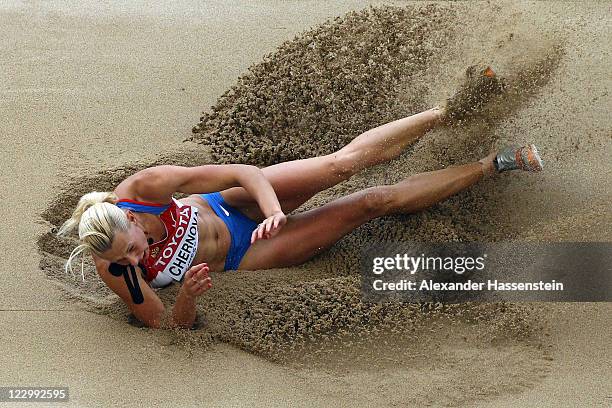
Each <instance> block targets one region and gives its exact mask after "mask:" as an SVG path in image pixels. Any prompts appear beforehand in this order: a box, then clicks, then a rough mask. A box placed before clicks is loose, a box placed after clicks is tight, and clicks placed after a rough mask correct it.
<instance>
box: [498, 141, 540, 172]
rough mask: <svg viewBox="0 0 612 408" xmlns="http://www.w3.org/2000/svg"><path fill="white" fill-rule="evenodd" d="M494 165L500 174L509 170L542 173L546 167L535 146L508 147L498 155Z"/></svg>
mask: <svg viewBox="0 0 612 408" xmlns="http://www.w3.org/2000/svg"><path fill="white" fill-rule="evenodd" d="M493 164H494V165H495V169H496V170H497V171H498V172H499V173H501V172H503V171H508V170H523V171H542V168H543V166H544V163H543V162H542V158H541V157H540V153H539V152H538V149H537V148H536V147H535V145H533V144H528V145H527V146H522V147H517V146H508V147H506V148H504V149H502V150H500V151H499V153H497V156H496V157H495V160H494V161H493Z"/></svg>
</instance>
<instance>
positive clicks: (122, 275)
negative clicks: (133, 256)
mask: <svg viewBox="0 0 612 408" xmlns="http://www.w3.org/2000/svg"><path fill="white" fill-rule="evenodd" d="M94 260H95V263H96V269H97V271H98V274H99V275H100V278H101V279H102V281H104V283H106V285H107V286H108V287H109V288H110V289H111V290H112V291H113V292H115V293H116V294H117V295H118V296H119V297H120V298H121V299H122V300H123V301H124V302H125V304H126V305H127V306H128V307H129V309H130V310H131V311H132V313H134V315H135V316H136V317H137V318H138V320H140V321H141V322H143V323H144V324H145V325H147V326H148V327H153V328H159V327H161V325H162V319H163V318H164V314H165V311H166V310H165V307H164V304H163V303H162V301H161V300H160V299H159V297H158V296H157V294H156V293H155V292H154V291H153V289H151V287H150V286H149V285H148V284H147V282H146V281H145V280H144V279H143V277H142V276H141V273H140V268H138V267H130V266H123V265H118V264H111V263H110V262H107V261H104V260H102V259H100V258H97V257H94ZM187 278H189V279H190V280H189V281H187V282H186V283H185V284H183V286H182V287H181V289H180V291H179V294H178V296H177V298H176V303H175V305H174V309H173V310H172V319H171V320H170V321H169V322H167V325H168V327H184V328H191V327H192V326H193V323H194V322H195V318H196V311H195V299H196V298H197V296H200V295H201V294H202V293H204V292H205V291H206V290H207V289H209V288H210V287H211V286H212V283H211V281H210V278H209V277H208V267H207V266H206V264H200V265H197V266H194V267H192V268H191V269H189V271H187V273H186V274H185V279H187Z"/></svg>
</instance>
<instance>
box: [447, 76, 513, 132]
mask: <svg viewBox="0 0 612 408" xmlns="http://www.w3.org/2000/svg"><path fill="white" fill-rule="evenodd" d="M504 89H505V86H504V81H503V79H502V78H500V77H499V76H498V75H497V74H496V73H495V71H493V69H492V68H491V67H489V66H483V65H472V66H470V67H468V68H467V70H466V71H465V79H464V82H463V84H461V86H460V87H459V89H457V91H456V92H455V93H454V94H453V95H452V96H451V97H450V98H448V99H446V101H445V102H444V103H443V104H441V106H440V107H439V109H440V113H441V116H440V119H441V121H442V123H445V124H449V125H450V124H455V123H459V122H461V121H463V120H467V119H469V118H470V117H471V116H473V115H474V114H475V113H477V112H479V111H480V110H481V109H482V108H483V107H484V106H485V105H486V104H487V103H488V102H489V101H490V100H491V99H492V98H493V97H494V96H496V95H500V94H502V93H503V92H504Z"/></svg>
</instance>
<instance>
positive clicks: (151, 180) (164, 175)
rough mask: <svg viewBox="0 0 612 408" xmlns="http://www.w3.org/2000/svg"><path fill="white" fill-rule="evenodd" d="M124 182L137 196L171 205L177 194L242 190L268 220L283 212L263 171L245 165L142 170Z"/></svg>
mask: <svg viewBox="0 0 612 408" xmlns="http://www.w3.org/2000/svg"><path fill="white" fill-rule="evenodd" d="M125 182H129V184H130V185H129V190H131V193H132V194H133V195H134V196H136V197H138V198H140V199H141V200H143V201H152V202H159V203H168V202H170V199H171V197H172V195H173V194H174V193H175V192H181V193H187V194H200V193H210V192H214V191H221V190H225V189H227V188H231V187H243V188H244V189H245V190H246V191H247V192H248V193H249V194H250V195H251V196H252V197H253V198H254V199H255V200H256V201H257V203H258V204H259V208H260V209H261V211H262V213H263V214H264V215H265V216H266V217H270V216H272V215H273V214H276V213H282V210H281V206H280V203H279V202H278V198H277V197H276V193H275V192H274V189H273V188H272V185H271V184H270V182H269V181H268V179H266V177H265V176H264V174H263V172H262V171H261V170H260V169H259V168H257V167H255V166H249V165H246V164H225V165H205V166H197V167H181V166H156V167H151V168H148V169H144V170H142V171H139V172H138V173H136V174H134V175H133V176H131V177H129V178H128V179H126V181H125ZM125 182H124V183H125ZM122 184H123V183H122Z"/></svg>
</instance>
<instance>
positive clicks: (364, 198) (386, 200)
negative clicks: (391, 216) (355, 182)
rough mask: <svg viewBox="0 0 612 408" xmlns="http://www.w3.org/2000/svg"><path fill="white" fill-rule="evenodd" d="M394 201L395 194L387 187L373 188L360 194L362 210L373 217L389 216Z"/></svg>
mask: <svg viewBox="0 0 612 408" xmlns="http://www.w3.org/2000/svg"><path fill="white" fill-rule="evenodd" d="M392 201H393V194H392V191H391V190H390V189H389V188H388V187H387V186H378V187H371V188H367V189H365V190H362V191H361V192H360V202H361V208H362V210H363V211H364V212H365V213H366V214H368V215H369V216H372V217H380V216H382V215H385V214H387V213H388V212H389V209H390V207H391V203H392Z"/></svg>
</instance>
